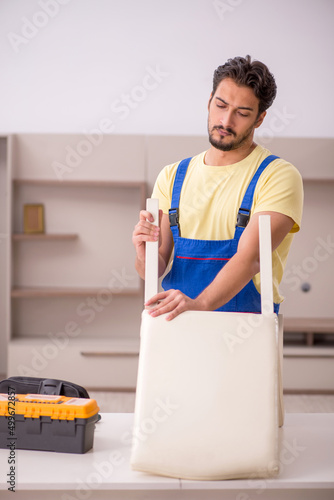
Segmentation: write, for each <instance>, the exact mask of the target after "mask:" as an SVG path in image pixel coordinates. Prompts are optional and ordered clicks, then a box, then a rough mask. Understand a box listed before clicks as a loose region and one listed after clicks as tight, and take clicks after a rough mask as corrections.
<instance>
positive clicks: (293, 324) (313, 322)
mask: <svg viewBox="0 0 334 500" xmlns="http://www.w3.org/2000/svg"><path fill="white" fill-rule="evenodd" d="M284 331H285V332H300V333H334V318H284Z"/></svg>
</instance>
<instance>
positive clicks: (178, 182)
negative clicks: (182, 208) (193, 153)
mask: <svg viewBox="0 0 334 500" xmlns="http://www.w3.org/2000/svg"><path fill="white" fill-rule="evenodd" d="M190 160H191V157H190V158H186V159H185V160H182V161H180V163H179V166H178V167H177V171H176V175H175V179H174V185H173V193H172V203H171V208H170V209H169V224H170V228H171V231H172V233H173V238H174V239H175V238H177V237H179V236H180V224H179V205H180V195H181V189H182V184H183V181H184V178H185V176H186V173H187V169H188V165H189V163H190Z"/></svg>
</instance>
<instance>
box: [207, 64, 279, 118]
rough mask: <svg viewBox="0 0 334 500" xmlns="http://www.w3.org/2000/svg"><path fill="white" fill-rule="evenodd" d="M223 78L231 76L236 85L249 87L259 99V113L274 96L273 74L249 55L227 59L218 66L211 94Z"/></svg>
mask: <svg viewBox="0 0 334 500" xmlns="http://www.w3.org/2000/svg"><path fill="white" fill-rule="evenodd" d="M225 78H232V80H234V81H235V83H236V84H237V85H244V86H246V87H251V88H252V89H253V91H254V94H255V95H256V97H257V98H258V99H259V114H261V113H262V112H263V111H265V110H266V109H268V108H269V107H270V106H271V105H272V103H273V102H274V99H275V97H276V91H277V86H276V82H275V78H274V76H273V75H272V74H271V73H270V71H269V69H268V68H267V66H266V65H265V64H263V63H262V62H260V61H252V60H251V56H246V57H235V58H234V59H229V60H228V61H227V62H226V63H225V64H223V65H222V66H218V68H217V69H216V70H215V72H214V74H213V87H212V96H213V95H214V94H215V92H216V90H217V87H218V85H219V84H220V82H221V81H222V80H224V79H225Z"/></svg>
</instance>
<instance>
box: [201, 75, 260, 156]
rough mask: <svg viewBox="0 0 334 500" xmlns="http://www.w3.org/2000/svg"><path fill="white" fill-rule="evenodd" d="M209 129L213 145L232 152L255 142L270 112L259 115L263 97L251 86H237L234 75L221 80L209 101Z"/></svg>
mask: <svg viewBox="0 0 334 500" xmlns="http://www.w3.org/2000/svg"><path fill="white" fill-rule="evenodd" d="M208 110H209V116H208V132H209V141H210V144H211V145H212V146H214V147H215V148H217V149H220V150H221V151H231V150H234V149H238V148H240V147H241V146H245V145H246V144H247V142H249V145H251V144H252V141H253V135H254V129H255V128H257V127H259V126H260V125H261V123H262V122H263V119H264V117H265V115H266V112H265V111H264V112H263V113H261V115H259V116H258V112H259V99H258V98H257V97H256V96H255V94H254V92H253V90H252V89H251V88H249V87H245V86H239V85H237V84H236V83H235V82H234V81H233V80H232V79H231V78H225V79H224V80H222V81H221V82H220V84H219V85H218V87H217V90H216V92H215V94H214V96H212V97H211V99H210V101H209V106H208Z"/></svg>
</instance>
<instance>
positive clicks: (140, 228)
mask: <svg viewBox="0 0 334 500" xmlns="http://www.w3.org/2000/svg"><path fill="white" fill-rule="evenodd" d="M161 218H162V210H159V226H155V225H154V224H153V221H154V218H153V215H152V214H151V213H150V212H148V211H147V210H141V212H140V214H139V222H138V224H136V226H135V228H134V231H133V233H132V243H133V244H134V246H135V249H136V253H137V259H138V261H139V262H141V263H144V262H145V244H146V242H147V241H157V240H158V239H159V246H160V245H161V230H160V226H161Z"/></svg>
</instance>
